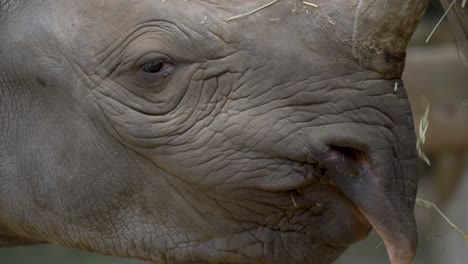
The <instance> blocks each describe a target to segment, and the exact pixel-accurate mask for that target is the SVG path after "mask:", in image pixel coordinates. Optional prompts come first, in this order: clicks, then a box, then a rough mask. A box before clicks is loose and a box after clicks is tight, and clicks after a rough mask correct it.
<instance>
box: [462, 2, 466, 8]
mask: <svg viewBox="0 0 468 264" xmlns="http://www.w3.org/2000/svg"><path fill="white" fill-rule="evenodd" d="M466 2H467V1H466V0H463V3H462V8H465V5H466Z"/></svg>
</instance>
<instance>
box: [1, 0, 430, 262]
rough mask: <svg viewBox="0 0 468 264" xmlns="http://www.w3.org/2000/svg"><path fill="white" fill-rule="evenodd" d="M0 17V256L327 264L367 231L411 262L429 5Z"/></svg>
mask: <svg viewBox="0 0 468 264" xmlns="http://www.w3.org/2000/svg"><path fill="white" fill-rule="evenodd" d="M0 3H1V5H0V6H1V7H2V8H1V9H0V10H1V11H0V12H1V14H0V17H1V20H0V21H1V22H0V36H2V37H1V40H0V245H3V246H13V245H20V244H34V243H55V244H60V245H64V246H67V247H74V248H79V249H84V250H89V251H93V252H98V253H103V254H109V255H114V256H122V257H130V258H139V259H143V260H147V261H152V262H156V263H191V262H194V263H207V262H214V263H234V262H237V263H330V262H332V261H333V260H335V259H336V258H337V257H338V256H339V255H340V254H341V253H342V252H343V251H344V250H346V248H347V247H348V246H349V245H350V244H352V243H354V242H356V241H359V240H361V239H364V238H365V237H366V236H367V235H368V233H369V232H370V230H371V228H374V229H375V230H376V231H377V232H378V233H379V235H380V236H381V237H382V238H383V240H384V242H385V245H386V246H387V249H388V252H389V256H390V260H391V262H392V263H393V264H397V263H405V264H406V263H410V262H411V259H412V258H413V255H414V251H415V247H416V238H417V236H416V227H415V223H414V216H413V206H414V199H415V193H416V189H417V174H416V154H415V135H414V132H413V124H412V118H411V111H410V108H409V105H408V100H407V97H406V94H405V90H404V88H403V83H402V81H401V80H400V78H401V73H402V71H403V66H404V57H405V49H406V45H407V43H408V40H409V39H410V37H411V34H412V33H413V31H414V29H415V27H416V25H417V23H418V22H419V20H420V18H421V16H422V13H423V12H424V10H425V8H426V6H427V1H426V0H424V1H403V0H392V1H388V0H385V1H384V0H373V1H371V0H359V1H358V0H353V1H341V0H319V1H316V2H314V3H316V4H318V7H312V6H309V5H306V4H303V3H302V1H291V0H280V1H277V2H276V3H274V4H273V5H270V6H269V7H267V8H264V9H262V10H259V11H257V12H254V13H253V14H250V15H246V16H242V17H240V18H238V19H233V20H229V21H228V18H230V17H234V16H236V15H239V14H245V13H247V12H249V11H251V10H254V9H255V8H258V7H259V6H261V5H264V4H265V3H267V1H228V0H193V1H184V0H167V1H155V0H151V1H150V0H140V1H128V0H125V1H124V0H114V1H105V0H102V1H96V0H82V1H72V0H63V1H52V0H37V1H1V2H0ZM395 86H397V88H398V89H395Z"/></svg>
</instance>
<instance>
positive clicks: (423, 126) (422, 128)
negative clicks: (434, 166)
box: [416, 103, 431, 166]
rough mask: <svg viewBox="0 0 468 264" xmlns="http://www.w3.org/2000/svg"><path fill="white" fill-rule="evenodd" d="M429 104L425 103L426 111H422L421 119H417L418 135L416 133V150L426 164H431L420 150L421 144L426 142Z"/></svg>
mask: <svg viewBox="0 0 468 264" xmlns="http://www.w3.org/2000/svg"><path fill="white" fill-rule="evenodd" d="M430 107H431V104H429V103H428V104H427V107H426V111H424V114H423V115H422V117H421V121H419V135H418V140H417V142H416V150H417V151H418V155H419V157H420V158H421V159H422V160H424V161H425V162H426V163H427V165H429V166H431V161H430V160H429V158H428V157H427V156H426V154H425V153H424V152H423V151H422V145H424V143H425V142H426V132H427V128H428V127H429V110H430Z"/></svg>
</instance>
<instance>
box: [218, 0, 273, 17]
mask: <svg viewBox="0 0 468 264" xmlns="http://www.w3.org/2000/svg"><path fill="white" fill-rule="evenodd" d="M276 2H278V0H273V1H271V2H270V3H268V4H266V5H263V6H261V7H259V8H257V9H254V10H252V11H250V12H247V13H245V14H241V15H237V16H233V17H230V18H228V19H227V21H231V20H234V19H238V18H241V17H245V16H248V15H251V14H253V13H255V12H258V11H260V10H262V9H264V8H267V7H269V6H271V5H273V4H274V3H276Z"/></svg>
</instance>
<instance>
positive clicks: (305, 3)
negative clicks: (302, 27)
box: [302, 0, 466, 7]
mask: <svg viewBox="0 0 468 264" xmlns="http://www.w3.org/2000/svg"><path fill="white" fill-rule="evenodd" d="M465 1H466V0H465ZM302 3H303V4H304V5H308V6H313V7H318V5H316V4H313V3H311V2H307V1H302Z"/></svg>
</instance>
